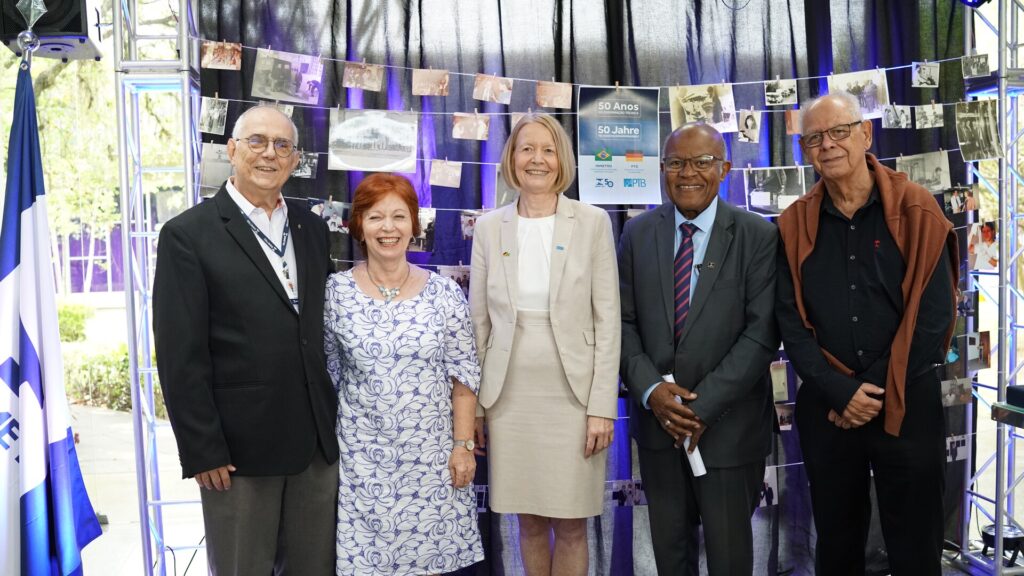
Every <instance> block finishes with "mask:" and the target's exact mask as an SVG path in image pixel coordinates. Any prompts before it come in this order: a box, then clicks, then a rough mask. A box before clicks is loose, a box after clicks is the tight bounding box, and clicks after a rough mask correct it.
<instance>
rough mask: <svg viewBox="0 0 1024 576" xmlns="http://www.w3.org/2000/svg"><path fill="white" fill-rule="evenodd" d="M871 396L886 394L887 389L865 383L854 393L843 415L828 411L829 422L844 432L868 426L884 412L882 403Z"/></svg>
mask: <svg viewBox="0 0 1024 576" xmlns="http://www.w3.org/2000/svg"><path fill="white" fill-rule="evenodd" d="M869 394H885V389H884V388H879V387H878V386H875V385H874V384H868V383H867V382H864V383H863V384H861V385H860V388H858V389H857V392H855V393H854V395H853V398H850V402H849V403H847V405H846V409H845V410H843V413H842V414H838V413H837V412H836V411H835V410H829V411H828V421H829V422H832V423H833V424H835V425H836V426H838V427H840V428H842V429H843V430H849V429H850V428H857V427H860V426H863V425H865V424H867V423H868V422H870V421H871V420H872V419H874V418H875V416H878V414H879V413H880V412H881V411H882V401H881V400H878V399H875V398H872V397H871V396H869Z"/></svg>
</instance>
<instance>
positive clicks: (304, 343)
mask: <svg viewBox="0 0 1024 576" xmlns="http://www.w3.org/2000/svg"><path fill="white" fill-rule="evenodd" d="M306 344H308V341H307V340H306V339H305V338H303V339H302V345H303V346H305V345H306Z"/></svg>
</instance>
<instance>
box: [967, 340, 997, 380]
mask: <svg viewBox="0 0 1024 576" xmlns="http://www.w3.org/2000/svg"><path fill="white" fill-rule="evenodd" d="M991 366H992V340H991V337H990V336H989V332H988V331H987V330H986V331H984V332H968V333H967V369H968V370H970V371H972V372H973V371H978V370H985V369H986V368H990V367H991Z"/></svg>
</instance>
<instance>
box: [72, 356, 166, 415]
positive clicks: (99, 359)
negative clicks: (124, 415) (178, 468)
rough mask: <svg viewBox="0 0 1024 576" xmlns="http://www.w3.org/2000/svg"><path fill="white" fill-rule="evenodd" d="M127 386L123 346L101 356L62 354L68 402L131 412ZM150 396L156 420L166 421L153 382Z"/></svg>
mask: <svg viewBox="0 0 1024 576" xmlns="http://www.w3.org/2000/svg"><path fill="white" fill-rule="evenodd" d="M154 379H155V376H154ZM130 383H131V377H130V374H129V366H128V346H127V345H125V344H121V345H120V346H118V347H117V348H114V349H112V350H106V351H102V352H84V351H83V352H78V353H75V352H66V353H65V354H64V387H65V390H66V391H67V395H68V400H69V401H71V402H74V403H76V404H84V405H86V406H100V407H103V408H110V409H111V410H119V411H121V412H130V411H131V409H132V393H131V388H130ZM140 392H142V390H140ZM153 394H154V404H155V409H156V415H157V417H158V418H167V409H166V408H165V407H164V399H163V394H162V393H161V390H160V386H159V385H158V383H156V382H154V384H153Z"/></svg>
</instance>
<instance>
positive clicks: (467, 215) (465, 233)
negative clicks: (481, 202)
mask: <svg viewBox="0 0 1024 576" xmlns="http://www.w3.org/2000/svg"><path fill="white" fill-rule="evenodd" d="M482 214H483V211H482V210H463V211H462V212H461V213H460V214H459V224H460V228H461V229H462V239H463V240H472V239H473V231H474V230H476V219H477V218H479V217H480V215H482Z"/></svg>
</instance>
